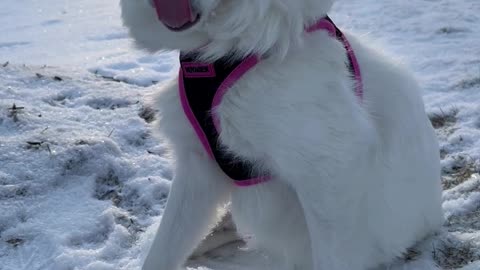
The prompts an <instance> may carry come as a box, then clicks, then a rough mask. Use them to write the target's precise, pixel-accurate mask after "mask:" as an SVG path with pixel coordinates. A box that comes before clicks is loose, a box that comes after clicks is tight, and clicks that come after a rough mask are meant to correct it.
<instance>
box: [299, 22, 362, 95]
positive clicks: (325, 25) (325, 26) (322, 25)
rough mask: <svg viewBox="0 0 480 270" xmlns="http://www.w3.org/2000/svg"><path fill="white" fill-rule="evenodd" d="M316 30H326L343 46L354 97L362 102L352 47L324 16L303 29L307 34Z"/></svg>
mask: <svg viewBox="0 0 480 270" xmlns="http://www.w3.org/2000/svg"><path fill="white" fill-rule="evenodd" d="M318 30H326V31H327V32H328V33H330V35H331V36H334V37H336V38H337V40H339V41H340V42H342V44H343V46H344V47H345V51H346V52H347V57H348V62H349V66H348V69H349V70H350V72H351V73H352V75H353V78H354V79H355V95H356V96H357V97H358V98H359V99H360V100H363V82H362V73H361V72H360V65H359V64H358V60H357V57H356V56H355V52H354V51H353V48H352V45H350V42H349V41H348V39H347V37H346V36H345V35H344V34H343V32H342V31H341V30H340V29H339V28H338V27H337V25H335V23H334V22H333V21H332V19H330V17H329V16H326V17H325V18H324V19H322V20H320V21H318V22H317V23H315V24H314V25H311V26H310V27H308V28H307V29H305V31H306V32H307V33H311V32H315V31H318Z"/></svg>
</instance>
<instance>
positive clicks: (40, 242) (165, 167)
mask: <svg viewBox="0 0 480 270" xmlns="http://www.w3.org/2000/svg"><path fill="white" fill-rule="evenodd" d="M45 2H48V4H47V5H46V4H45ZM479 11H480V2H479V1H478V0H457V1H455V2H452V1H449V0H415V1H410V2H408V3H406V2H405V1H400V0H384V1H375V0H343V1H341V0H340V1H339V2H338V3H337V4H336V6H335V9H334V12H332V14H331V15H332V17H333V19H334V20H335V21H336V23H337V24H338V25H339V26H340V27H342V28H344V29H348V30H352V31H354V32H356V33H357V34H359V35H361V36H363V37H364V38H365V39H367V40H370V42H372V43H373V44H376V45H378V46H379V47H381V48H383V49H384V50H385V51H387V52H388V53H389V54H392V53H394V54H395V55H396V57H397V59H399V60H401V61H403V62H405V63H407V64H408V65H409V66H410V67H411V69H412V70H413V71H414V72H415V74H416V75H417V76H418V79H419V80H420V82H421V84H422V86H423V89H424V93H423V95H424V100H425V103H426V110H427V112H428V114H429V115H430V116H431V119H432V122H434V125H435V127H436V130H437V134H438V136H439V139H440V144H441V154H442V165H443V183H444V186H445V191H444V194H443V199H444V204H443V207H444V210H445V217H446V223H445V226H444V229H443V231H442V232H440V233H439V234H438V235H436V236H435V237H433V238H432V239H430V240H428V241H425V242H423V243H421V244H419V246H418V247H417V248H416V250H417V252H418V253H419V255H418V256H416V257H415V258H414V260H413V261H409V262H404V261H403V260H399V261H398V262H396V263H395V264H394V265H392V266H391V269H402V270H406V269H409V270H415V269H422V270H423V269H442V268H443V269H451V268H458V269H460V268H461V269H463V270H474V269H480V207H479V205H480V175H479V171H480V107H479V105H478V101H479V100H480V46H478V44H480V28H478V25H480V15H478V14H479ZM0 33H2V36H1V37H0V164H1V165H0V269H1V270H19V269H22V270H23V269H25V270H26V269H28V270H43V269H49V270H67V269H81V270H83V269H86V270H110V269H116V270H118V269H140V266H141V262H142V259H143V257H144V256H145V255H146V252H147V250H148V247H149V245H150V243H151V240H152V237H153V235H154V233H155V230H156V228H157V226H158V224H159V221H160V218H161V215H162V212H163V209H164V206H165V202H166V198H167V196H168V192H169V187H170V180H171V178H172V171H171V160H170V159H169V155H168V150H167V147H166V145H165V144H164V142H163V141H162V139H161V138H153V137H152V126H151V121H152V120H153V119H152V118H153V117H154V116H153V110H152V109H151V108H150V107H149V105H148V99H149V96H150V95H151V94H153V93H154V92H155V87H156V86H155V85H156V84H161V83H162V82H163V81H165V80H166V79H168V78H171V77H172V76H173V74H175V72H176V69H177V68H178V63H177V61H176V57H177V53H176V52H161V53H157V54H155V55H148V54H146V53H144V52H141V51H138V50H135V49H134V48H133V47H132V44H131V41H130V40H129V38H128V35H127V33H126V30H125V29H124V28H123V27H122V25H121V21H120V18H119V8H118V2H117V1H116V0H102V1H95V0H83V1H68V0H49V1H40V0H3V1H1V2H0ZM4 63H5V64H4ZM270 263H271V262H269V261H268V260H267V259H266V258H265V257H264V256H263V255H262V254H259V253H257V252H256V251H254V250H244V249H238V247H237V244H235V243H234V244H232V245H230V246H229V247H225V248H223V249H220V250H217V251H214V252H212V253H211V254H210V256H205V257H201V258H199V259H197V260H195V261H192V262H191V264H190V266H191V267H192V268H193V269H202V270H203V269H212V270H220V269H222V270H223V269H231V270H242V269H270V268H272V266H271V265H270ZM437 265H439V266H438V267H437Z"/></svg>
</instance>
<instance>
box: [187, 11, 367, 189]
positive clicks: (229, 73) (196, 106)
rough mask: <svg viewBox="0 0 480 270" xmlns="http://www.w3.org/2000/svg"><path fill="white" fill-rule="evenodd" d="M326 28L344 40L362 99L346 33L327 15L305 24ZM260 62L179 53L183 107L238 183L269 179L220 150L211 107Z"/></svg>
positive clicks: (212, 154)
mask: <svg viewBox="0 0 480 270" xmlns="http://www.w3.org/2000/svg"><path fill="white" fill-rule="evenodd" d="M318 30H326V31H328V33H330V35H331V36H332V37H336V38H337V39H338V40H339V41H340V42H342V43H343V45H344V47H345V50H346V53H347V56H348V64H347V68H348V69H349V70H350V72H351V74H352V76H353V78H354V79H355V80H356V85H355V95H356V96H357V97H358V98H359V99H360V100H361V99H362V97H363V85H362V78H361V74H360V67H359V65H358V61H357V59H356V57H355V53H354V52H353V50H352V47H351V46H350V43H349V42H348V40H347V38H346V37H345V35H344V34H343V33H342V32H341V31H340V30H339V29H338V28H337V26H336V25H335V24H334V23H333V22H332V20H331V19H330V18H329V17H326V18H324V19H321V20H320V21H318V22H317V23H316V24H314V25H312V26H310V27H308V28H307V29H306V32H309V33H310V32H314V31H318ZM259 61H261V56H258V55H251V56H249V57H247V58H245V59H243V60H240V61H231V59H227V58H225V59H220V60H217V61H216V62H214V63H211V64H210V63H209V64H206V63H200V62H197V61H195V58H194V57H192V56H190V55H189V54H181V55H180V64H181V68H180V74H179V91H180V99H181V103H182V107H183V110H184V112H185V115H186V116H187V118H188V120H189V121H190V123H191V125H192V127H193V129H194V130H195V133H196V134H197V136H198V138H199V139H200V141H201V143H202V145H203V147H204V148H205V150H206V151H207V153H208V155H209V156H210V157H211V158H212V159H214V160H215V161H216V162H217V163H218V165H219V166H220V168H221V169H222V171H223V172H224V173H225V174H226V175H227V176H228V177H229V178H231V179H232V180H233V181H234V183H235V184H236V185H238V186H250V185H254V184H258V183H261V182H264V181H267V180H268V179H270V177H269V176H268V175H264V174H261V173H258V172H255V170H254V169H253V168H254V166H253V164H251V163H250V162H248V161H244V160H240V159H239V158H235V156H233V155H231V154H230V153H227V152H226V151H223V150H222V146H221V144H220V142H219V132H220V123H219V120H218V118H217V116H216V115H215V114H214V111H215V110H214V108H215V107H217V106H218V105H219V104H220V102H221V101H222V98H223V96H224V95H225V93H226V92H227V91H228V89H229V88H230V87H231V86H232V85H233V84H234V83H235V82H236V81H238V80H239V79H240V78H241V77H242V76H243V75H244V74H245V73H247V72H248V71H250V70H251V69H252V68H253V67H254V66H255V65H257V64H258V63H259Z"/></svg>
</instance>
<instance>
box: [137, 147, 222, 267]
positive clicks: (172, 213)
mask: <svg viewBox="0 0 480 270" xmlns="http://www.w3.org/2000/svg"><path fill="white" fill-rule="evenodd" d="M230 187H231V183H230V182H228V181H227V180H226V179H225V178H224V176H223V175H222V174H221V172H220V171H219V169H218V167H217V166H216V164H215V163H213V162H212V161H211V160H209V159H208V158H207V157H205V156H202V155H201V154H197V153H193V152H188V153H183V154H180V156H179V158H178V159H177V165H176V170H175V177H174V180H173V184H172V188H171V191H170V194H169V197H168V201H167V207H166V209H165V212H164V214H163V217H162V221H161V224H160V227H159V229H158V232H157V234H156V237H155V240H154V241H153V244H152V247H151V249H150V252H149V254H148V256H147V258H146V260H145V263H144V265H143V270H177V269H180V268H181V267H182V265H183V264H184V263H185V261H186V259H187V258H188V256H189V255H190V254H191V253H192V252H193V251H194V249H195V247H196V246H197V245H198V243H200V241H201V240H202V238H204V237H205V235H207V233H208V231H209V229H210V226H213V225H214V222H215V219H216V210H217V206H219V204H220V203H224V202H226V200H227V199H228V197H229V190H230Z"/></svg>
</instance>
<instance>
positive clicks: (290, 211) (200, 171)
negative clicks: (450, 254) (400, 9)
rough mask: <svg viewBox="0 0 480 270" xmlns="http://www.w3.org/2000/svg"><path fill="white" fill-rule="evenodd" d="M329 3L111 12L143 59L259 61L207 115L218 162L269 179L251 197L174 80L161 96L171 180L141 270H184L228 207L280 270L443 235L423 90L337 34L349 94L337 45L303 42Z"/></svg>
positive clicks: (269, 0)
mask: <svg viewBox="0 0 480 270" xmlns="http://www.w3.org/2000/svg"><path fill="white" fill-rule="evenodd" d="M332 2H333V0H151V1H149V0H121V7H122V13H123V20H124V23H125V25H126V26H127V27H128V28H129V30H130V33H131V35H132V37H133V38H134V39H135V41H136V43H137V44H138V46H139V47H141V48H145V49H148V50H150V51H158V50H164V49H178V50H180V51H182V52H183V53H188V52H192V51H194V52H195V55H196V56H197V57H198V58H199V59H200V60H199V61H209V62H214V61H216V60H218V59H226V58H225V57H228V59H230V60H231V61H232V62H233V61H235V60H241V59H245V58H247V57H249V56H251V55H255V56H258V57H259V58H260V59H261V60H260V61H259V62H258V63H256V65H255V66H254V67H253V68H251V69H249V70H246V72H245V74H243V76H239V77H238V78H237V80H236V81H235V82H234V83H232V84H231V85H228V87H226V88H227V89H228V91H226V92H225V93H223V94H224V95H223V97H222V99H221V100H220V102H219V103H218V104H216V105H215V106H214V108H212V109H213V111H212V114H214V118H215V119H214V120H215V121H214V122H215V124H216V125H219V129H218V131H219V138H218V139H219V143H220V146H221V147H220V148H221V150H222V151H223V152H224V153H228V154H229V155H233V156H234V158H232V159H231V160H232V161H234V162H248V164H250V165H249V167H247V168H249V170H250V172H252V173H253V174H257V175H266V176H268V177H269V180H268V181H264V182H262V183H259V184H257V185H251V186H246V187H238V186H236V185H235V184H234V182H233V181H232V180H231V179H229V177H227V175H226V174H225V173H224V172H223V171H222V170H221V169H220V168H219V165H218V163H217V162H216V161H214V160H213V159H212V158H211V155H209V154H211V153H209V152H207V151H206V150H205V148H204V147H203V146H205V143H204V142H203V145H202V141H201V140H199V138H198V136H197V135H198V134H200V133H201V132H200V133H199V131H198V130H196V129H195V127H192V124H190V122H191V121H190V122H189V120H191V119H189V117H188V116H187V117H186V115H185V112H184V110H185V107H183V109H182V104H181V101H180V99H181V97H180V94H179V87H180V86H179V84H178V81H179V80H178V78H175V80H173V81H172V82H171V83H170V84H169V85H167V86H166V87H164V88H163V89H161V91H160V96H159V98H158V102H157V103H158V104H157V106H158V110H159V111H160V124H159V129H160V130H161V131H162V134H164V135H165V136H166V137H167V138H168V139H169V140H170V142H171V145H172V150H173V153H174V155H175V158H176V170H175V177H174V178H175V179H174V181H173V185H172V190H171V193H170V195H169V199H168V203H167V207H166V210H165V213H164V215H163V218H162V221H161V225H160V229H159V231H158V233H157V235H156V237H155V240H154V242H153V245H152V248H151V251H150V253H149V255H148V256H147V259H146V261H145V264H144V267H143V269H144V270H177V269H180V268H182V265H183V264H184V263H185V260H186V259H187V258H188V256H189V255H190V254H191V253H192V251H193V250H194V249H195V248H196V246H197V245H198V243H199V242H200V241H201V240H202V239H203V238H204V237H205V235H206V234H207V233H208V232H209V230H210V229H211V228H212V226H213V225H214V224H215V222H216V220H217V214H216V211H217V209H218V207H219V206H222V205H224V204H225V203H227V202H228V201H230V202H231V211H232V215H233V219H234V221H235V223H236V225H237V227H238V229H239V231H240V232H242V233H248V234H253V235H254V236H255V240H256V244H257V246H258V247H259V248H261V249H264V250H265V251H266V252H268V253H269V254H271V256H272V257H275V258H278V260H281V264H282V265H283V266H284V269H286V270H293V269H301V270H303V269H305V270H353V269H357V270H365V269H369V268H371V267H374V266H379V265H383V264H388V263H389V262H391V261H392V260H394V259H395V258H396V257H399V256H402V255H403V253H404V252H405V251H406V249H407V248H409V247H411V246H413V245H414V244H415V243H416V242H417V241H420V240H422V238H424V237H426V236H427V235H428V234H430V233H432V232H433V231H435V230H436V229H438V228H439V226H440V225H441V224H442V222H443V215H442V211H441V206H440V205H441V186H440V165H439V149H438V145H437V141H436V139H435V135H434V131H433V129H432V127H431V125H430V123H429V120H428V118H427V116H426V114H425V112H424V106H423V103H422V98H421V96H420V94H419V87H418V86H417V83H416V81H415V80H414V79H413V78H412V76H411V75H410V74H409V73H408V72H407V71H405V70H404V69H403V68H402V67H401V66H400V65H399V64H398V63H396V62H393V61H390V60H389V59H387V58H386V57H384V56H383V55H381V54H380V53H379V52H378V51H375V50H373V49H371V48H369V47H368V46H367V45H366V44H364V43H362V42H360V41H359V40H358V39H357V38H355V37H354V36H352V35H349V34H347V35H346V38H347V39H348V41H349V43H350V45H349V46H351V48H352V49H353V51H354V53H355V55H356V59H355V61H358V65H359V68H360V71H361V81H359V80H360V78H357V77H356V76H352V71H351V70H349V68H347V66H348V63H349V59H348V57H349V55H350V54H348V53H347V51H346V45H345V43H342V42H341V40H339V39H338V38H335V36H332V34H331V33H329V32H328V31H324V30H322V29H320V30H318V31H314V32H313V31H305V29H306V28H308V27H310V26H312V25H315V23H316V22H318V21H319V20H320V19H321V18H324V17H325V16H326V14H327V12H328V11H329V9H330V8H331V5H332ZM347 49H348V47H347ZM346 63H347V65H346ZM197 71H198V70H197ZM203 71H205V70H203ZM217 71H218V70H217ZM200 72H202V69H201V68H200ZM360 83H361V86H362V87H363V96H362V98H359V97H358V96H356V95H355V89H356V88H358V85H359V84H360ZM196 90H197V94H198V93H202V92H201V91H202V89H196ZM220 127H221V128H220ZM252 164H254V165H252Z"/></svg>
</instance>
